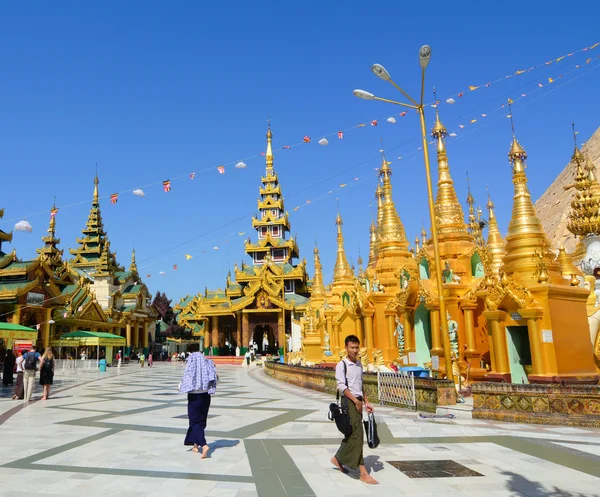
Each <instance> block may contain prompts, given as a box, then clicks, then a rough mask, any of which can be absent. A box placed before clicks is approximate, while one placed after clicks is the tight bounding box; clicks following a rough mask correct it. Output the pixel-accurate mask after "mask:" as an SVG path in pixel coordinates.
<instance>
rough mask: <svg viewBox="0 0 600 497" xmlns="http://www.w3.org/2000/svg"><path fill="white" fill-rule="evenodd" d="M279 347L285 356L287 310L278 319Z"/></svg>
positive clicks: (282, 310) (283, 310)
mask: <svg viewBox="0 0 600 497" xmlns="http://www.w3.org/2000/svg"><path fill="white" fill-rule="evenodd" d="M277 347H278V348H279V349H280V350H281V349H283V353H284V354H285V309H281V313H280V314H279V316H278V317H277Z"/></svg>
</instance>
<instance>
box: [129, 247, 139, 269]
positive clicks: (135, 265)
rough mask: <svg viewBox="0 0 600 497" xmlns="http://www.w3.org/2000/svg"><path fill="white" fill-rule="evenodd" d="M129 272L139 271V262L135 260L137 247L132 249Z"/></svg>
mask: <svg viewBox="0 0 600 497" xmlns="http://www.w3.org/2000/svg"><path fill="white" fill-rule="evenodd" d="M129 272H130V273H137V272H138V268H137V263H136V262H135V249H133V250H132V251H131V265H130V266H129Z"/></svg>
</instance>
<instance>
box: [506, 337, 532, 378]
mask: <svg viewBox="0 0 600 497" xmlns="http://www.w3.org/2000/svg"><path fill="white" fill-rule="evenodd" d="M506 335H507V338H508V340H507V345H508V360H509V363H510V376H511V381H512V382H513V383H529V380H528V378H527V372H528V371H527V370H530V371H531V349H530V348H529V334H528V331H527V326H507V327H506Z"/></svg>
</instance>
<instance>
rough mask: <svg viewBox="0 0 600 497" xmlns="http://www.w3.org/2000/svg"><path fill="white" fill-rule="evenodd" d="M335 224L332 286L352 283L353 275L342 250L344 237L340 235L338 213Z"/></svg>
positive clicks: (340, 228) (340, 218) (340, 226)
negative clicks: (335, 252) (335, 254)
mask: <svg viewBox="0 0 600 497" xmlns="http://www.w3.org/2000/svg"><path fill="white" fill-rule="evenodd" d="M335 224H336V226H337V257H336V260H335V266H334V268H333V284H334V285H336V284H340V283H346V282H349V283H352V280H353V278H354V273H353V272H352V269H351V268H350V264H348V259H347V258H346V251H345V250H344V235H343V233H342V224H343V221H342V217H341V216H340V213H339V212H338V214H337V217H336V219H335Z"/></svg>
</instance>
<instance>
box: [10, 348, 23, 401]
mask: <svg viewBox="0 0 600 497" xmlns="http://www.w3.org/2000/svg"><path fill="white" fill-rule="evenodd" d="M24 360H25V358H24V357H23V351H21V350H19V351H18V352H17V359H16V361H15V364H16V366H17V383H16V384H15V392H14V395H13V396H12V399H13V400H17V399H18V400H23V397H24V396H25V387H24V386H23V361H24Z"/></svg>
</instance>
